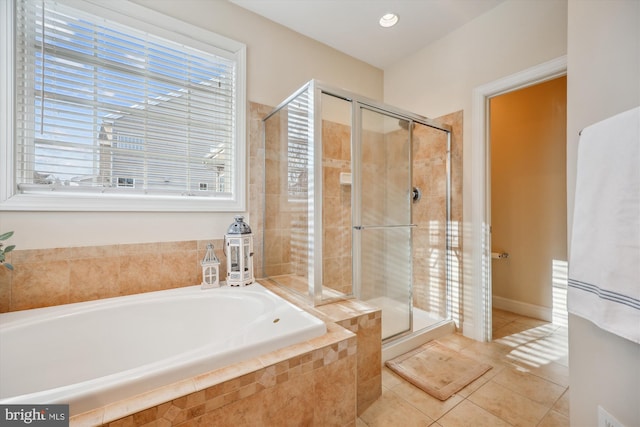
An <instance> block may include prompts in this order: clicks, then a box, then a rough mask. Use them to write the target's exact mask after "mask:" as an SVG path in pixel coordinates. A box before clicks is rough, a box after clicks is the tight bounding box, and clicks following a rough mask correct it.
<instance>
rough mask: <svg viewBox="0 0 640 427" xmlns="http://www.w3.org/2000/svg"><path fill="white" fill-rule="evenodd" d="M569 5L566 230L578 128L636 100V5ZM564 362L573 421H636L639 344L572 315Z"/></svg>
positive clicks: (575, 1) (581, 0) (578, 1)
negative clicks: (601, 412)
mask: <svg viewBox="0 0 640 427" xmlns="http://www.w3.org/2000/svg"><path fill="white" fill-rule="evenodd" d="M568 9H569V15H568V16H569V21H568V29H569V31H568V63H567V68H568V80H567V205H568V206H567V207H568V211H569V219H568V225H569V227H568V230H571V219H572V212H573V197H574V194H575V171H576V158H577V156H576V151H577V145H578V132H579V131H580V129H582V128H584V127H586V126H588V125H590V124H592V123H595V122H597V121H600V120H603V119H606V118H607V117H610V116H612V115H615V114H617V113H620V112H622V111H626V110H628V109H631V108H633V107H635V106H638V105H640V2H639V1H637V0H569V8H568ZM621 155H624V154H623V153H621ZM569 250H570V249H569ZM638 327H640V325H639V326H638ZM569 366H570V392H571V416H570V418H571V425H572V426H575V427H595V426H596V425H597V407H598V405H601V406H602V407H603V408H604V409H605V410H606V411H607V412H609V413H610V414H611V415H613V416H614V417H615V418H616V419H617V420H618V421H620V422H621V423H622V424H623V425H624V426H626V427H631V426H640V345H638V344H634V343H632V342H631V341H628V340H625V339H623V338H620V337H618V336H616V335H613V334H610V333H608V332H605V331H603V330H601V329H599V328H598V327H596V326H595V325H594V324H592V323H591V322H589V321H587V320H585V319H582V318H580V317H577V316H572V315H570V316H569Z"/></svg>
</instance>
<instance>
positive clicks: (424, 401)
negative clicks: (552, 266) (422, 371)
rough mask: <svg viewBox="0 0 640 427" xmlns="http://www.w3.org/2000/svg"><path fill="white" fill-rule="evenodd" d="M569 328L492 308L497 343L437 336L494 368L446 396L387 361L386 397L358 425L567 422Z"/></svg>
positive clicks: (546, 426)
mask: <svg viewBox="0 0 640 427" xmlns="http://www.w3.org/2000/svg"><path fill="white" fill-rule="evenodd" d="M567 338H568V335H567V328H566V326H563V325H556V324H552V323H549V322H544V321H541V320H537V319H532V318H528V317H522V316H519V315H516V314H513V313H508V312H506V311H501V310H494V311H493V342H490V343H480V342H477V341H473V340H471V339H468V338H465V337H464V336H462V335H460V334H453V335H449V336H447V337H444V338H442V339H439V340H438V341H439V342H440V343H441V344H443V345H445V346H447V347H449V348H451V349H454V350H456V351H459V352H460V353H462V354H464V355H466V356H468V357H471V358H475V359H477V360H480V361H483V362H485V363H488V364H490V365H491V366H492V367H493V369H491V370H489V371H488V372H487V373H486V374H484V375H483V376H482V377H480V378H478V379H477V380H476V381H474V382H472V383H471V384H469V385H468V386H467V387H465V388H464V389H462V390H460V391H459V392H458V393H456V394H455V395H453V396H452V397H450V398H449V399H448V400H446V401H444V402H442V401H440V400H438V399H436V398H434V397H431V396H430V395H428V394H427V393H425V392H423V391H422V390H420V389H418V388H417V387H414V386H413V385H412V384H410V383H408V382H407V381H405V380H404V379H402V378H401V377H399V376H398V375H396V374H395V373H393V372H392V371H390V370H389V369H388V368H386V367H384V368H383V372H382V374H383V375H382V396H381V397H380V398H379V399H378V400H377V401H376V402H375V403H374V404H373V405H372V406H371V407H370V408H369V409H367V411H365V412H364V413H363V414H362V415H361V416H360V417H359V418H358V420H357V422H356V427H364V426H370V427H378V426H380V427H393V426H399V427H413V426H431V427H459V426H469V427H484V426H486V427H510V426H516V427H529V426H532V427H568V426H569V392H568V389H569V367H568V344H567V341H568V339H567Z"/></svg>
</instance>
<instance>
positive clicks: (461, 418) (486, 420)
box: [438, 400, 510, 427]
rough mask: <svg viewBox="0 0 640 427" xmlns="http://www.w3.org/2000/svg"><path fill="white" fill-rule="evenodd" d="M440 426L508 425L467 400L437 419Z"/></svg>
mask: <svg viewBox="0 0 640 427" xmlns="http://www.w3.org/2000/svg"><path fill="white" fill-rule="evenodd" d="M438 424H440V425H441V426H442V427H510V425H509V423H507V422H506V421H504V420H501V419H500V418H498V417H496V416H495V415H493V414H491V413H490V412H487V411H485V410H484V409H482V408H480V407H479V406H476V405H474V404H473V403H472V402H469V401H468V400H465V401H463V402H462V403H460V404H459V405H458V406H456V407H455V408H453V409H452V410H451V411H449V412H447V413H446V414H445V415H444V416H443V417H442V418H440V419H439V420H438Z"/></svg>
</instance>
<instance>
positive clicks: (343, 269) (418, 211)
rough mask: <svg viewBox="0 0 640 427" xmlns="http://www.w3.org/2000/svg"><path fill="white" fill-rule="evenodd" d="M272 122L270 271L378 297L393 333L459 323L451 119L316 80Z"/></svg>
mask: <svg viewBox="0 0 640 427" xmlns="http://www.w3.org/2000/svg"><path fill="white" fill-rule="evenodd" d="M263 125H264V129H263V130H264V133H263V134H264V138H265V140H264V142H265V144H264V147H265V167H264V171H265V209H264V212H265V218H264V236H263V244H264V248H263V276H264V277H269V278H270V279H272V280H273V281H275V282H276V283H278V284H279V285H281V286H283V287H286V288H288V289H290V290H291V291H293V292H296V293H298V294H300V295H302V296H303V297H304V298H307V300H308V301H309V303H311V304H313V305H319V304H324V303H327V302H332V301H335V300H337V299H344V298H353V297H355V298H358V299H360V300H363V301H366V302H368V303H369V304H371V305H373V306H377V307H380V308H381V310H382V338H383V342H385V343H386V342H390V341H393V340H396V339H398V338H401V337H405V336H407V335H410V334H412V333H414V332H416V331H419V330H424V329H428V328H430V327H433V326H435V325H438V324H441V323H443V322H447V321H449V319H450V316H451V314H450V312H451V308H450V300H451V298H450V293H451V291H450V285H449V283H450V276H451V271H450V270H451V269H450V266H449V256H448V253H449V251H450V243H451V242H450V240H451V239H450V236H449V224H450V199H451V197H450V187H451V171H450V158H451V129H450V128H449V127H447V126H445V125H441V124H437V123H435V122H434V121H432V120H429V119H427V118H425V117H422V116H419V115H416V114H412V113H409V112H406V111H402V110H400V109H397V108H394V107H391V106H389V105H385V104H382V103H379V102H375V101H372V100H369V99H366V98H364V97H361V96H358V95H356V94H353V93H350V92H347V91H344V90H339V89H335V88H331V87H328V86H326V85H324V84H322V83H319V82H317V81H313V80H312V81H310V82H308V83H307V84H305V85H304V86H303V87H302V88H300V89H299V90H298V91H296V92H295V93H294V94H293V95H291V96H290V97H289V98H287V99H286V100H285V101H284V102H283V103H282V104H280V105H279V106H278V107H277V108H276V109H275V110H274V111H273V112H271V113H270V114H269V115H268V116H267V117H266V118H264V120H263Z"/></svg>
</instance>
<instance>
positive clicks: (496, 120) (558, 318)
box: [487, 76, 567, 337]
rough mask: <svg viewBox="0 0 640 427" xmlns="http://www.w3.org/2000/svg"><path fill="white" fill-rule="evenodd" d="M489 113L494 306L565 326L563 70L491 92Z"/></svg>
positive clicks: (499, 321)
mask: <svg viewBox="0 0 640 427" xmlns="http://www.w3.org/2000/svg"><path fill="white" fill-rule="evenodd" d="M488 118H489V120H488V123H489V132H488V147H489V162H490V166H489V167H488V172H489V174H488V180H487V181H488V184H487V187H488V192H489V193H490V196H489V197H488V200H489V201H490V204H489V212H490V216H489V218H490V224H491V265H490V270H491V274H490V280H491V289H492V307H493V310H492V312H493V313H495V310H496V309H499V310H501V311H505V312H509V313H515V314H518V315H521V316H526V317H530V318H534V319H540V320H544V321H547V322H553V324H556V325H559V326H566V318H567V315H566V281H567V210H566V76H561V77H557V78H554V79H551V80H547V81H544V82H542V83H538V84H535V85H531V86H527V87H525V88H521V89H516V90H512V91H510V92H507V93H503V94H500V95H496V96H494V97H491V98H489V100H488ZM504 319H505V317H504V316H502V315H500V316H498V318H495V317H493V318H492V322H491V323H492V329H491V332H492V335H496V332H497V331H500V330H501V328H503V327H505V326H506V325H505V324H504ZM501 335H502V333H499V334H498V337H500V336H501Z"/></svg>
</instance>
